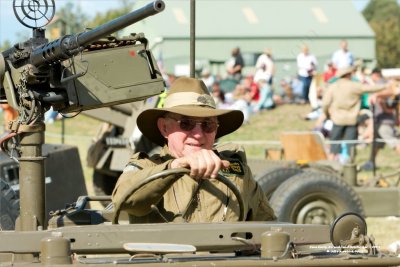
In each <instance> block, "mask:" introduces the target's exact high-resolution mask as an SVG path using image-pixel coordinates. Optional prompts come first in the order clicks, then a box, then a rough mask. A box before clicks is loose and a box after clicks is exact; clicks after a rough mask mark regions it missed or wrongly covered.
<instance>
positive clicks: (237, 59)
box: [226, 47, 244, 82]
mask: <svg viewBox="0 0 400 267" xmlns="http://www.w3.org/2000/svg"><path fill="white" fill-rule="evenodd" d="M231 56H232V57H231V58H230V59H229V60H228V61H227V62H226V71H227V72H228V79H233V80H236V81H238V82H239V81H240V80H241V79H242V69H243V68H244V60H243V57H242V54H241V53H240V48H239V47H235V48H233V49H232V53H231Z"/></svg>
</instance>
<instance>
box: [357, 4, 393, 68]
mask: <svg viewBox="0 0 400 267" xmlns="http://www.w3.org/2000/svg"><path fill="white" fill-rule="evenodd" d="M363 15H364V17H365V19H366V20H367V21H368V23H369V25H370V26H371V28H372V29H373V30H374V32H375V37H376V39H375V40H376V56H377V61H378V66H379V67H381V68H394V67H400V45H399V44H400V6H399V4H398V3H397V1H396V0H370V1H369V3H368V5H367V6H366V7H365V9H364V10H363Z"/></svg>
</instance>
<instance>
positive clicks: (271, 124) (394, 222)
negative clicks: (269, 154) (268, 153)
mask: <svg viewBox="0 0 400 267" xmlns="http://www.w3.org/2000/svg"><path fill="white" fill-rule="evenodd" d="M307 112H309V109H308V107H306V106H302V105H284V106H279V107H278V108H276V109H275V110H271V111H265V112H262V113H260V114H258V115H254V116H253V117H252V118H251V120H250V123H248V124H246V125H243V126H242V127H241V128H240V129H239V130H238V131H236V132H235V133H233V134H231V135H229V136H227V137H224V138H222V139H221V140H220V141H221V142H225V141H236V142H237V141H261V142H264V143H262V144H260V143H258V142H256V143H255V144H249V143H247V142H243V143H244V146H245V148H246V152H247V155H248V157H252V158H263V157H264V150H265V148H266V147H267V146H276V143H277V141H278V140H279V135H280V133H281V132H282V131H308V130H311V129H312V128H313V124H314V122H313V121H306V120H304V119H302V117H303V116H304V115H305V114H307ZM64 123H65V136H64V140H65V144H71V145H76V146H78V147H79V152H80V157H81V159H82V166H83V169H84V175H85V178H86V181H87V186H88V191H89V192H90V193H92V186H91V178H90V177H91V176H92V170H91V169H89V168H87V167H86V163H85V158H86V153H87V148H88V147H89V145H90V143H91V139H92V137H93V136H95V134H96V132H97V128H98V127H99V125H100V122H98V121H96V120H93V119H91V118H89V117H86V116H84V115H79V116H77V117H76V118H73V119H65V120H64ZM46 142H47V143H61V121H56V122H55V123H54V124H51V125H47V131H46ZM369 153H370V148H369V146H366V147H363V148H359V149H358V152H357V158H356V162H357V163H362V162H364V161H366V160H367V159H368V157H369ZM377 164H378V167H379V168H378V174H386V173H390V172H392V171H394V170H397V169H398V168H399V165H400V162H399V157H398V156H397V155H396V154H395V153H394V152H393V151H391V150H390V149H386V148H385V149H384V150H383V151H382V153H380V154H379V157H378V158H377ZM358 177H359V178H360V179H364V180H368V179H372V178H373V176H372V173H371V172H360V173H359V176H358ZM395 179H397V177H395V178H394V179H392V180H390V182H392V183H394V181H396V180H395ZM399 205H400V204H399ZM367 223H368V233H369V234H372V235H373V236H374V237H375V238H376V240H377V244H378V245H379V246H381V247H382V248H387V246H388V245H389V244H391V243H393V242H395V241H396V240H400V227H399V223H400V219H399V218H398V217H385V218H367Z"/></svg>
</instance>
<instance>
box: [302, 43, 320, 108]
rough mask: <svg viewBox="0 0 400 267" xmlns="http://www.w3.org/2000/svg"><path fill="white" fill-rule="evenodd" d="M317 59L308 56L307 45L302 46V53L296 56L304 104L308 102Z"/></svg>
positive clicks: (310, 55) (311, 55)
mask: <svg viewBox="0 0 400 267" xmlns="http://www.w3.org/2000/svg"><path fill="white" fill-rule="evenodd" d="M317 65H318V62H317V58H316V57H315V56H314V55H313V54H310V51H309V48H308V46H307V45H304V46H303V48H302V52H301V53H300V54H299V55H298V56H297V68H298V75H299V79H300V80H301V81H302V83H303V100H304V102H305V103H308V102H309V98H308V94H309V91H310V85H311V81H312V78H313V76H314V74H315V72H316V70H317Z"/></svg>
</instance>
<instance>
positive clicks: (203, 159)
mask: <svg viewBox="0 0 400 267" xmlns="http://www.w3.org/2000/svg"><path fill="white" fill-rule="evenodd" d="M242 122H243V114H242V112H240V111H238V110H222V109H216V106H215V102H214V100H213V97H212V96H211V95H210V93H209V92H208V89H207V87H206V86H205V85H204V83H203V82H202V81H200V80H197V79H193V78H186V77H182V78H179V79H177V80H176V81H175V82H174V83H173V84H172V86H171V88H170V90H169V92H168V95H167V97H166V99H165V103H164V107H163V108H156V109H148V110H145V111H143V112H142V113H141V114H140V115H139V116H138V118H137V125H138V127H139V129H140V130H141V131H142V133H143V134H144V135H145V136H146V137H148V138H149V139H150V140H152V141H153V142H154V143H156V144H158V145H160V146H162V147H163V148H162V151H161V153H160V154H156V155H153V156H151V157H150V156H148V155H146V154H145V153H137V154H135V155H134V156H133V157H132V158H131V159H130V162H129V163H128V165H127V167H126V168H125V170H124V172H123V173H122V175H121V177H120V178H119V180H118V182H117V185H116V187H115V189H114V192H113V199H112V200H113V203H114V205H115V206H117V207H121V208H122V209H123V210H125V211H126V212H127V213H128V214H129V215H130V221H131V222H135V223H144V222H165V221H168V222H172V221H178V222H182V221H186V222H221V221H237V220H238V219H239V207H238V201H237V199H236V197H235V196H234V195H233V193H232V192H231V191H230V190H229V189H228V188H227V186H226V185H224V184H222V183H220V182H219V181H216V180H215V179H213V178H215V177H217V175H218V173H219V172H220V173H221V172H222V174H223V175H224V176H225V177H227V178H228V179H229V180H231V181H232V182H233V183H234V184H235V185H236V187H237V188H238V189H239V191H240V192H241V195H242V197H243V200H244V212H245V219H246V220H259V221H265V220H274V219H275V218H276V217H275V215H274V212H273V210H272V209H271V207H270V206H269V204H268V201H267V199H266V197H265V195H264V193H263V192H262V189H261V188H260V187H259V186H258V185H257V183H256V182H255V181H254V180H253V178H252V174H251V171H250V169H249V167H248V166H247V165H246V156H245V153H244V150H243V149H242V148H240V147H239V146H237V145H232V144H225V145H215V144H214V143H215V139H216V138H219V137H221V136H224V135H226V134H229V133H231V132H233V131H235V130H236V129H238V128H239V127H240V126H241V124H242ZM175 168H188V169H190V174H188V175H183V176H182V177H181V178H179V179H178V180H176V179H175V180H174V181H172V180H171V179H172V178H170V179H169V178H168V177H167V178H165V179H157V180H154V181H153V182H151V183H149V184H147V185H146V186H145V187H142V188H141V189H140V190H135V193H133V194H132V195H130V196H129V197H126V194H127V192H126V191H127V190H128V188H132V186H134V185H135V184H136V185H139V184H140V183H141V182H142V181H144V180H145V179H146V178H147V177H149V176H150V175H153V174H156V173H159V172H161V171H163V170H167V169H175ZM171 181H172V182H171ZM199 185H200V186H199ZM198 189H199V190H198ZM189 203H190V204H189ZM188 204H189V205H188Z"/></svg>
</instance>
